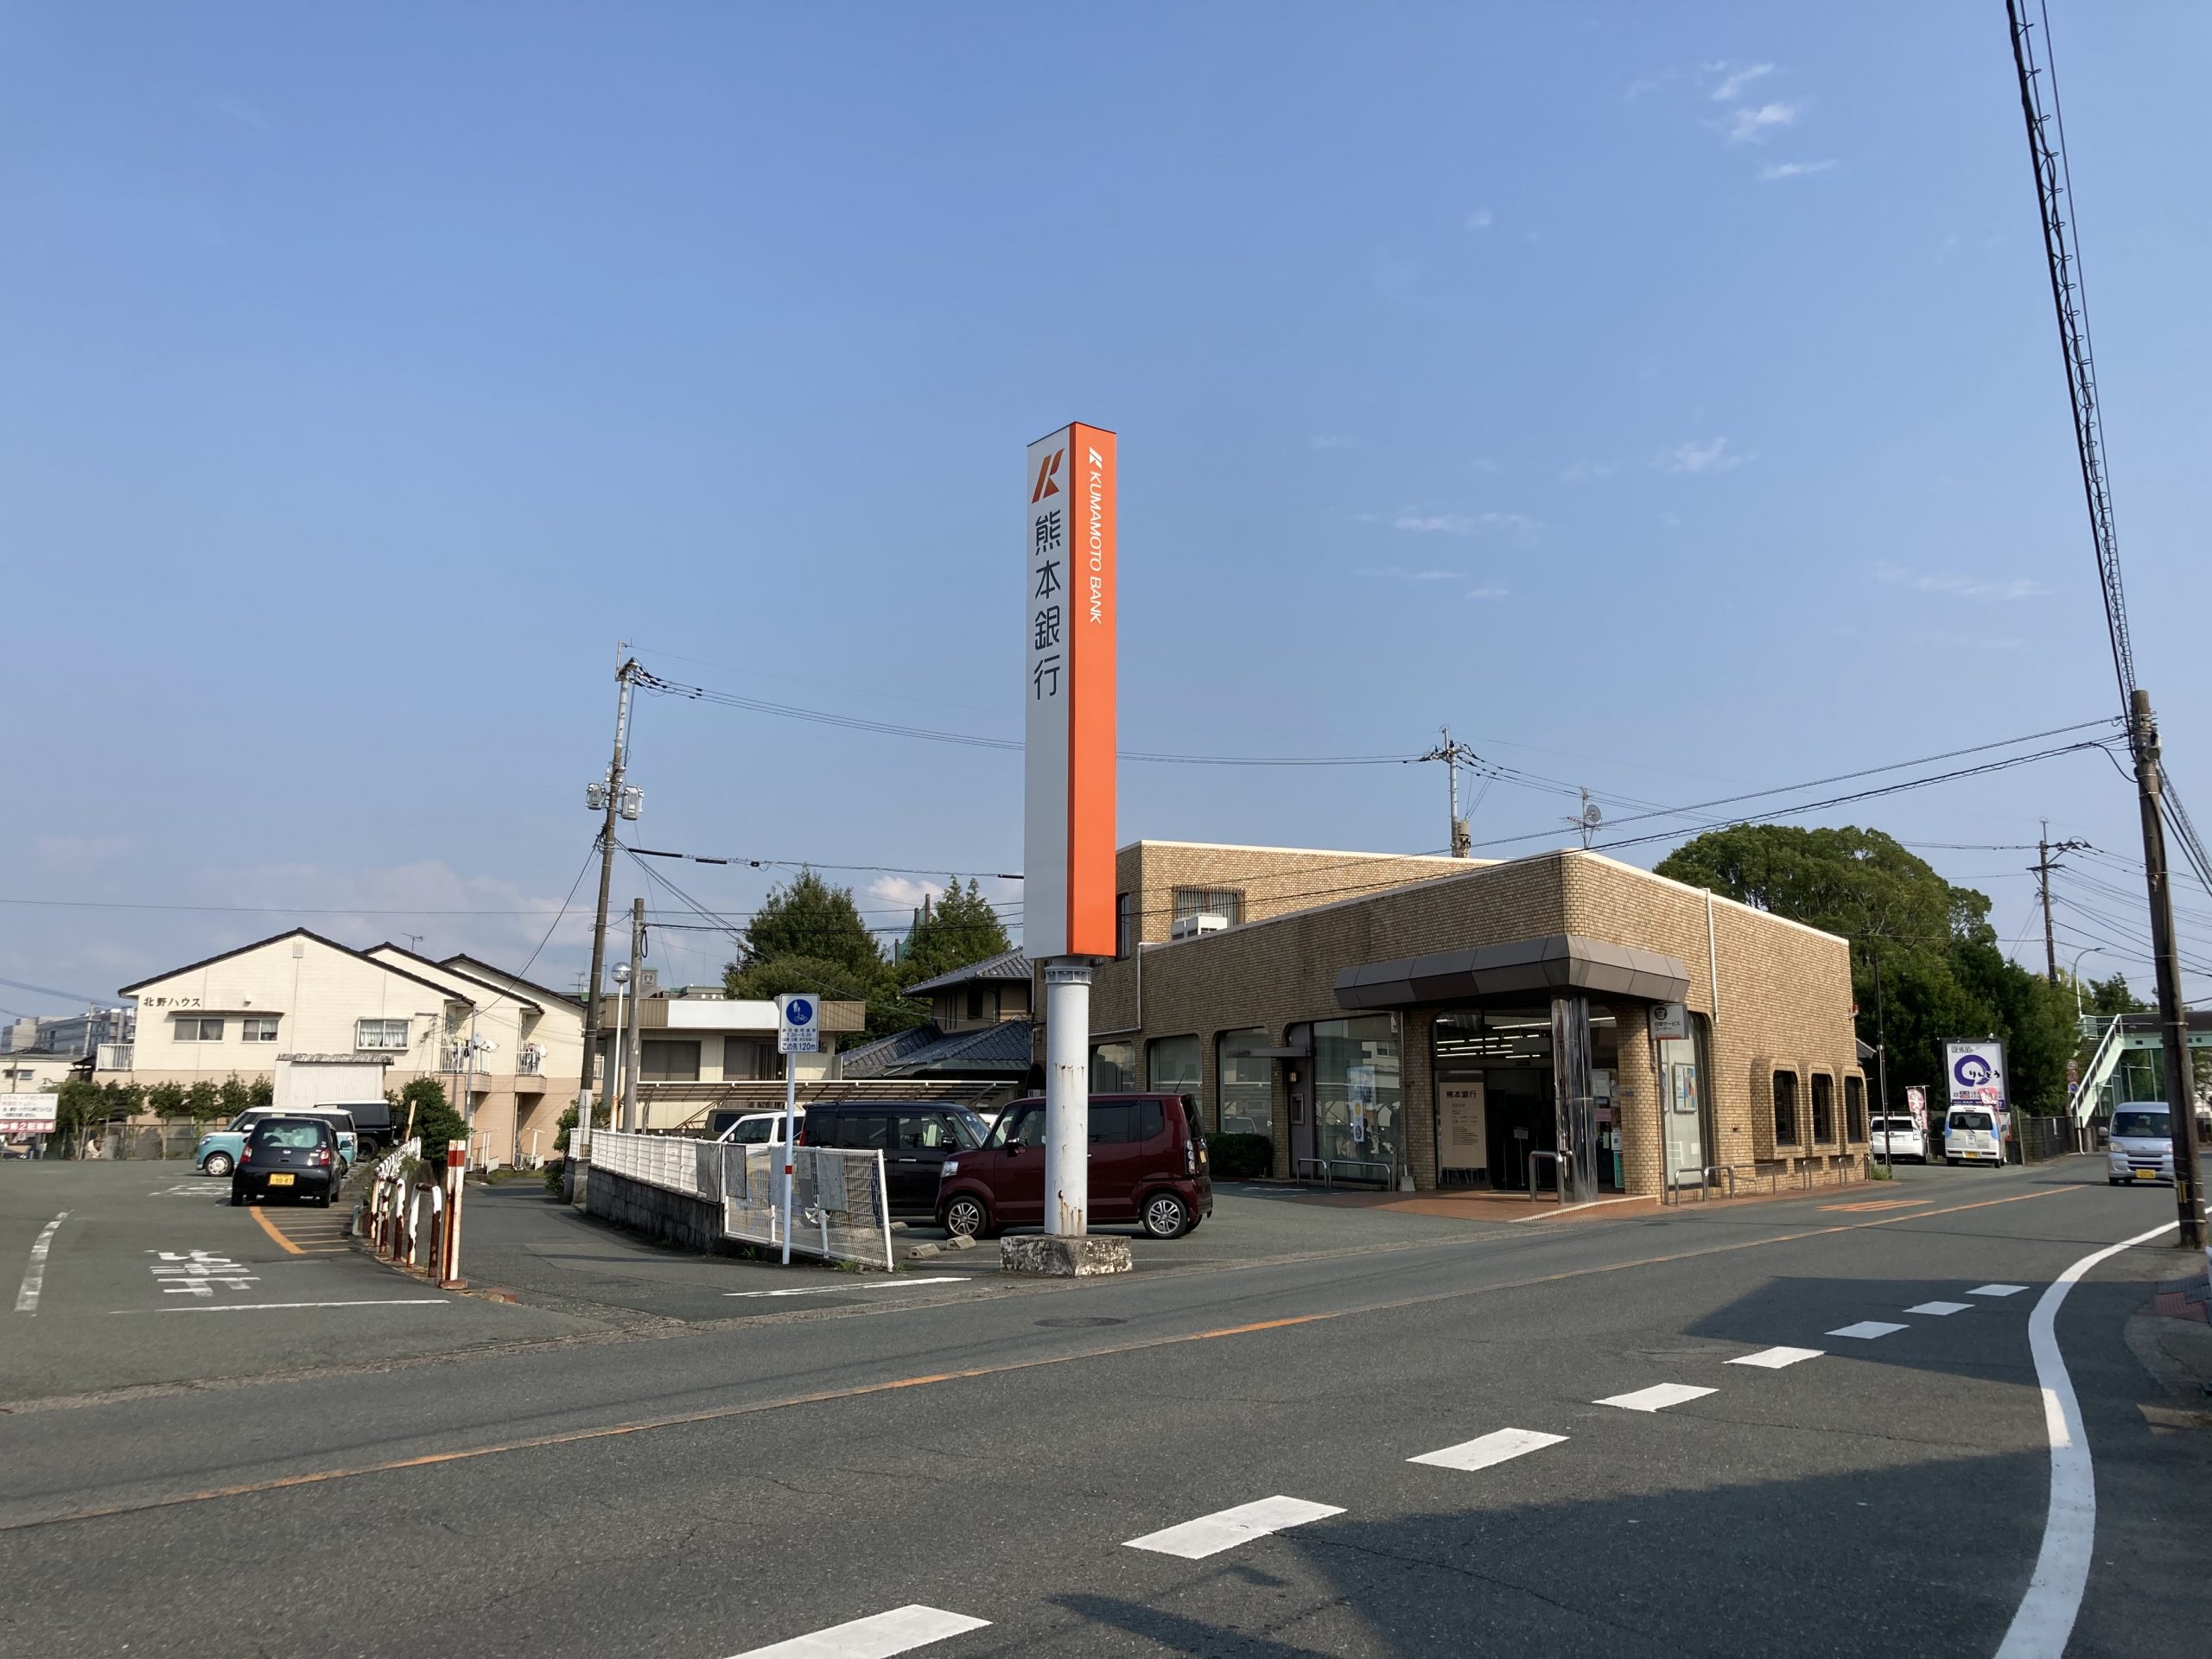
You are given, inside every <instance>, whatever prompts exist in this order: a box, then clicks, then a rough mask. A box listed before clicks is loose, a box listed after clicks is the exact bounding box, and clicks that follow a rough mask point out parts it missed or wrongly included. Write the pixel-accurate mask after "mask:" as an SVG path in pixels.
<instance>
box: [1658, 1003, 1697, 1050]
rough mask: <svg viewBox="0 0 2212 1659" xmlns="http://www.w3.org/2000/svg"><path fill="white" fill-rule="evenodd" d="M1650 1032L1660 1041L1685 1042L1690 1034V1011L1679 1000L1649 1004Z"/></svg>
mask: <svg viewBox="0 0 2212 1659" xmlns="http://www.w3.org/2000/svg"><path fill="white" fill-rule="evenodd" d="M1651 1034H1652V1035H1653V1036H1654V1037H1656V1038H1657V1039H1659V1040H1660V1041H1661V1042H1662V1043H1686V1042H1688V1040H1689V1036H1690V1011H1689V1010H1688V1008H1686V1007H1683V1006H1682V1005H1681V1003H1680V1002H1654V1003H1653V1004H1652V1005H1651Z"/></svg>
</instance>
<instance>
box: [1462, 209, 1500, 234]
mask: <svg viewBox="0 0 2212 1659" xmlns="http://www.w3.org/2000/svg"><path fill="white" fill-rule="evenodd" d="M1496 223H1497V215H1496V214H1494V213H1491V210H1490V209H1489V208H1487V207H1478V208H1476V209H1475V211H1474V212H1473V213H1469V214H1468V215H1467V228H1468V229H1469V230H1471V231H1486V230H1488V229H1490V227H1491V226H1493V225H1495V224H1496Z"/></svg>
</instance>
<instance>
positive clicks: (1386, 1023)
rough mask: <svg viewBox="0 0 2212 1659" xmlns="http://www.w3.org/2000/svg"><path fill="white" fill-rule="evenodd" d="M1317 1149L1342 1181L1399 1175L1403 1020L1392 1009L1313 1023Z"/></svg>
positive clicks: (1387, 1181) (1380, 1180)
mask: <svg viewBox="0 0 2212 1659" xmlns="http://www.w3.org/2000/svg"><path fill="white" fill-rule="evenodd" d="M1398 1071H1399V1066H1398V1025H1397V1021H1396V1020H1395V1019H1393V1018H1392V1017H1391V1016H1390V1015H1389V1014H1363V1015H1361V1016H1360V1017H1359V1018H1357V1019H1351V1020H1315V1021H1314V1022H1313V1150H1314V1153H1315V1154H1316V1156H1317V1158H1318V1159H1319V1160H1320V1161H1321V1162H1323V1163H1325V1164H1326V1165H1327V1166H1328V1170H1329V1173H1330V1174H1331V1175H1332V1177H1333V1178H1334V1179H1338V1180H1355V1181H1357V1180H1368V1181H1374V1182H1376V1183H1377V1184H1378V1185H1383V1186H1385V1187H1388V1186H1389V1185H1392V1184H1393V1183H1394V1182H1395V1179H1396V1176H1397V1157H1398V1129H1399V1089H1398Z"/></svg>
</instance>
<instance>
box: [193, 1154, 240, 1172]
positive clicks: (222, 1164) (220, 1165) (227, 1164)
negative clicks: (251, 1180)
mask: <svg viewBox="0 0 2212 1659" xmlns="http://www.w3.org/2000/svg"><path fill="white" fill-rule="evenodd" d="M234 1167H235V1166H234V1165H233V1164H232V1162H231V1154H229V1153H227V1152H211V1153H209V1154H207V1162H206V1163H204V1164H202V1165H200V1169H201V1170H202V1171H204V1172H205V1173H207V1174H210V1175H215V1176H223V1175H227V1174H229V1173H231V1171H232V1169H233V1168H234Z"/></svg>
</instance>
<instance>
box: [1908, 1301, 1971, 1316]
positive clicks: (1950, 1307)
mask: <svg viewBox="0 0 2212 1659" xmlns="http://www.w3.org/2000/svg"><path fill="white" fill-rule="evenodd" d="M1905 1312H1906V1313H1930V1314H1933V1315H1934V1316H1935V1317H1936V1318H1937V1319H1943V1318H1946V1317H1948V1315H1950V1314H1953V1313H1973V1312H1974V1304H1973V1303H1972V1302H1922V1303H1919V1304H1918V1305H1917V1306H1912V1307H1908V1308H1907V1309H1905Z"/></svg>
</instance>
